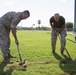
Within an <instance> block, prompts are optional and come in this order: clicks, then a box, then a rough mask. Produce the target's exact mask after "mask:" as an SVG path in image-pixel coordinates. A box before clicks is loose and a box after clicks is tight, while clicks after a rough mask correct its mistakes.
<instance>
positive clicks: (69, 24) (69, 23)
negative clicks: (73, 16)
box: [66, 22, 73, 31]
mask: <svg viewBox="0 0 76 75" xmlns="http://www.w3.org/2000/svg"><path fill="white" fill-rule="evenodd" d="M66 28H67V30H68V31H72V30H73V23H72V22H67V23H66Z"/></svg>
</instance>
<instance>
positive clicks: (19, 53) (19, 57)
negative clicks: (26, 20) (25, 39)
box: [17, 45, 22, 62]
mask: <svg viewBox="0 0 76 75" xmlns="http://www.w3.org/2000/svg"><path fill="white" fill-rule="evenodd" d="M17 49H18V54H19V58H20V61H21V62H22V57H21V54H20V49H19V45H17Z"/></svg>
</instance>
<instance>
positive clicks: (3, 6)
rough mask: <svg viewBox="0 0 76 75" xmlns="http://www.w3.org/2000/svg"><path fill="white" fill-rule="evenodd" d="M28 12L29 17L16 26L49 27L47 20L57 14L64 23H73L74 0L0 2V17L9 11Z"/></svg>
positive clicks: (9, 0) (14, 0)
mask: <svg viewBox="0 0 76 75" xmlns="http://www.w3.org/2000/svg"><path fill="white" fill-rule="evenodd" d="M24 10H29V11H30V17H29V18H28V19H26V20H22V21H21V22H20V23H19V24H18V25H19V26H23V27H32V26H33V24H34V25H35V26H34V27H37V26H38V20H41V24H40V26H41V27H42V26H46V27H50V24H49V19H50V18H51V17H52V16H53V15H54V14H55V13H59V14H60V15H61V16H63V17H64V18H65V20H66V22H73V23H74V0H0V17H1V16H3V15H4V14H5V13H7V12H9V11H15V12H21V11H24Z"/></svg>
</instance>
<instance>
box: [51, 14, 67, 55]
mask: <svg viewBox="0 0 76 75" xmlns="http://www.w3.org/2000/svg"><path fill="white" fill-rule="evenodd" d="M50 25H51V27H52V34H51V35H52V37H51V42H52V52H53V53H55V46H56V40H57V35H59V34H60V37H61V54H62V55H63V51H64V46H65V45H66V39H65V37H66V27H65V19H64V17H63V16H60V15H59V14H58V13H56V14H55V15H54V16H52V17H51V18H50ZM63 44H64V46H63Z"/></svg>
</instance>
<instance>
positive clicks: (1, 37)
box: [0, 12, 21, 57]
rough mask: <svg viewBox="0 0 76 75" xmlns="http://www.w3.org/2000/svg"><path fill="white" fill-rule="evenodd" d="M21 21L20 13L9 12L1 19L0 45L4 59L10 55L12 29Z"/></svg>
mask: <svg viewBox="0 0 76 75" xmlns="http://www.w3.org/2000/svg"><path fill="white" fill-rule="evenodd" d="M20 21H21V18H20V12H18V13H16V12H8V13H6V14H5V15H3V16H2V17H1V18H0V44H1V51H2V54H3V57H6V56H8V54H10V49H9V48H10V37H9V36H10V35H9V34H10V29H11V28H16V26H17V24H18V23H19V22H20Z"/></svg>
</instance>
